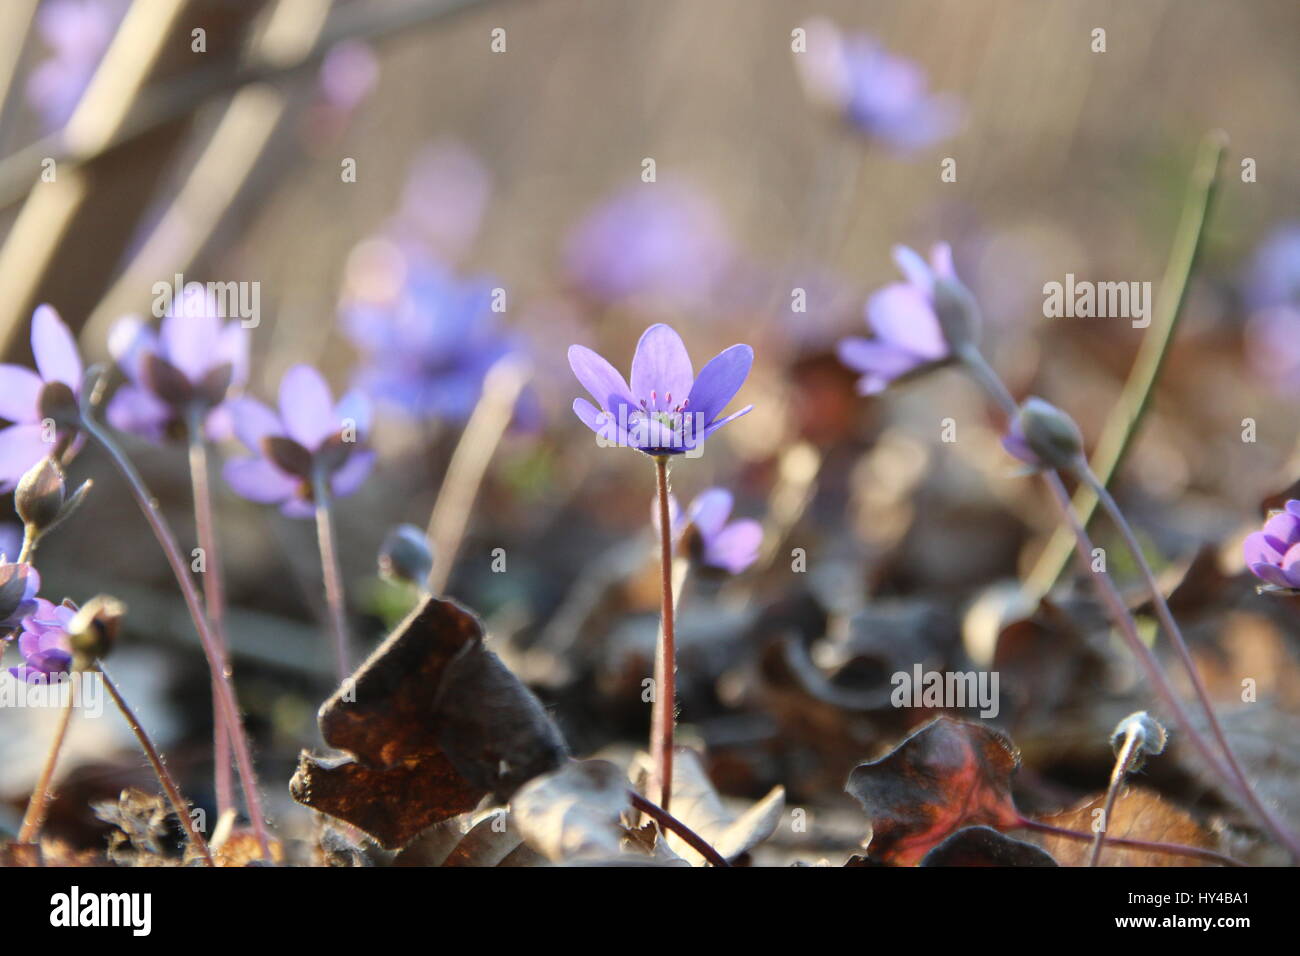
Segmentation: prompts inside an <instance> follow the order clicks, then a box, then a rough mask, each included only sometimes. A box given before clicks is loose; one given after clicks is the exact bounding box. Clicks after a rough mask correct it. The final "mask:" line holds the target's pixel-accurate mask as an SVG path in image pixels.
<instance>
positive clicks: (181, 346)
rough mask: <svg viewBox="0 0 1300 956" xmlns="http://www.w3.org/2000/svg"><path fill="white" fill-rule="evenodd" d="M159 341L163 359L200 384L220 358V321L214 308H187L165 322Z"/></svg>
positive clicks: (163, 322)
mask: <svg viewBox="0 0 1300 956" xmlns="http://www.w3.org/2000/svg"><path fill="white" fill-rule="evenodd" d="M158 331H159V336H158V337H159V340H160V342H161V345H162V350H163V353H164V356H163V357H164V358H166V359H167V361H169V362H171V363H172V364H173V365H175V366H176V367H177V368H178V369H180V370H181V372H183V373H184V374H185V377H186V378H188V379H189V380H190V381H191V382H197V381H198V380H199V379H201V378H203V376H204V375H205V374H206V373H207V371H208V369H210V368H212V366H213V365H216V364H217V363H218V362H220V361H221V360H222V359H221V319H219V318H218V317H217V314H216V311H215V309H213V308H208V307H204V308H203V309H202V310H196V311H195V312H194V313H191V312H190V310H189V309H188V308H186V309H184V310H182V311H181V312H180V313H178V314H175V315H169V316H167V317H166V318H165V319H163V320H162V326H161V327H160V328H159V330H158Z"/></svg>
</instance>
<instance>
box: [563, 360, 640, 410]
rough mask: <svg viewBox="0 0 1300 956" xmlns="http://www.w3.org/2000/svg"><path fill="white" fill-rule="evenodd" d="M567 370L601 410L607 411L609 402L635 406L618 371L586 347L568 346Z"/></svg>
mask: <svg viewBox="0 0 1300 956" xmlns="http://www.w3.org/2000/svg"><path fill="white" fill-rule="evenodd" d="M569 368H571V369H573V374H574V375H575V376H576V377H577V379H578V381H579V382H580V383H581V384H582V387H583V388H585V389H586V390H587V391H588V392H589V393H590V394H591V397H592V398H594V399H595V400H596V404H597V405H599V406H600V407H601V408H603V409H608V408H609V407H610V405H611V400H618V401H621V402H625V403H627V404H629V405H635V404H636V402H635V401H633V399H632V393H631V391H629V390H628V387H627V382H626V381H625V380H624V378H623V376H622V375H621V374H620V373H619V371H618V369H616V368H614V366H612V365H610V364H609V362H607V361H605V359H604V357H603V356H601V355H599V354H597V353H596V352H593V351H592V350H591V349H589V348H587V347H586V346H583V345H571V346H569Z"/></svg>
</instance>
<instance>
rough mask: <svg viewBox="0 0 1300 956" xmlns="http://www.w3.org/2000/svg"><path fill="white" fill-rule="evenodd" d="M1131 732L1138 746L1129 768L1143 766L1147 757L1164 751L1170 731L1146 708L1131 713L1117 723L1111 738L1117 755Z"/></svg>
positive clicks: (1111, 744)
mask: <svg viewBox="0 0 1300 956" xmlns="http://www.w3.org/2000/svg"><path fill="white" fill-rule="evenodd" d="M1130 734H1132V735H1133V736H1134V737H1135V738H1136V740H1135V744H1136V746H1135V750H1134V756H1133V761H1132V763H1131V764H1130V766H1129V767H1128V768H1127V769H1129V770H1132V769H1136V768H1138V767H1140V766H1142V762H1143V760H1144V759H1145V758H1147V757H1154V756H1156V755H1157V754H1160V753H1163V752H1164V749H1165V742H1166V741H1167V740H1168V739H1169V735H1168V733H1167V732H1166V731H1165V728H1164V727H1163V726H1162V725H1161V724H1160V722H1159V721H1158V720H1156V719H1155V718H1154V717H1152V716H1151V715H1150V714H1148V713H1147V712H1146V711H1145V710H1139V711H1137V712H1136V713H1133V714H1129V715H1128V716H1127V717H1125V718H1124V719H1123V720H1121V721H1120V722H1119V723H1118V724H1116V725H1115V732H1114V733H1113V734H1111V738H1110V746H1111V749H1112V750H1114V751H1115V756H1117V757H1118V756H1119V755H1120V752H1121V751H1122V750H1123V749H1124V744H1125V742H1126V741H1127V740H1128V738H1129V735H1130Z"/></svg>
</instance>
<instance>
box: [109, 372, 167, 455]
mask: <svg viewBox="0 0 1300 956" xmlns="http://www.w3.org/2000/svg"><path fill="white" fill-rule="evenodd" d="M106 417H107V418H108V423H109V424H110V425H112V426H113V427H114V428H116V429H117V430H118V431H120V432H130V433H131V434H132V435H139V436H140V437H141V438H144V439H146V440H147V441H152V442H160V441H162V440H163V438H164V437H165V434H166V427H167V423H168V422H169V421H170V420H171V418H172V410H171V409H170V408H169V407H168V406H167V405H166V404H165V403H163V402H162V401H161V400H160V399H158V398H157V397H156V396H155V395H154V394H153V393H152V392H147V391H145V390H144V389H143V388H137V387H136V386H135V385H132V384H130V383H129V382H128V383H127V384H125V385H123V386H121V387H120V388H119V389H118V390H117V391H116V392H114V393H113V398H112V400H110V401H109V403H108V412H107V415H106Z"/></svg>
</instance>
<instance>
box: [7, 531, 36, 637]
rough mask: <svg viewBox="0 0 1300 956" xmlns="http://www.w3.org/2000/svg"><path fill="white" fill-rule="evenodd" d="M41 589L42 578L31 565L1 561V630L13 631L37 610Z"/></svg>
mask: <svg viewBox="0 0 1300 956" xmlns="http://www.w3.org/2000/svg"><path fill="white" fill-rule="evenodd" d="M19 547H20V548H21V544H20V545H19ZM6 553H7V552H6ZM13 553H14V554H17V553H18V552H17V551H15V552H13ZM40 589H41V576H40V574H39V573H38V572H37V570H36V569H35V568H34V567H32V566H31V565H30V564H18V563H15V562H13V561H8V560H4V559H0V630H5V631H8V630H12V629H13V628H15V627H17V626H18V625H19V623H20V622H21V621H22V619H23V618H25V617H26V616H27V615H29V614H31V613H32V612H33V611H34V610H36V592H37V591H39V590H40Z"/></svg>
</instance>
